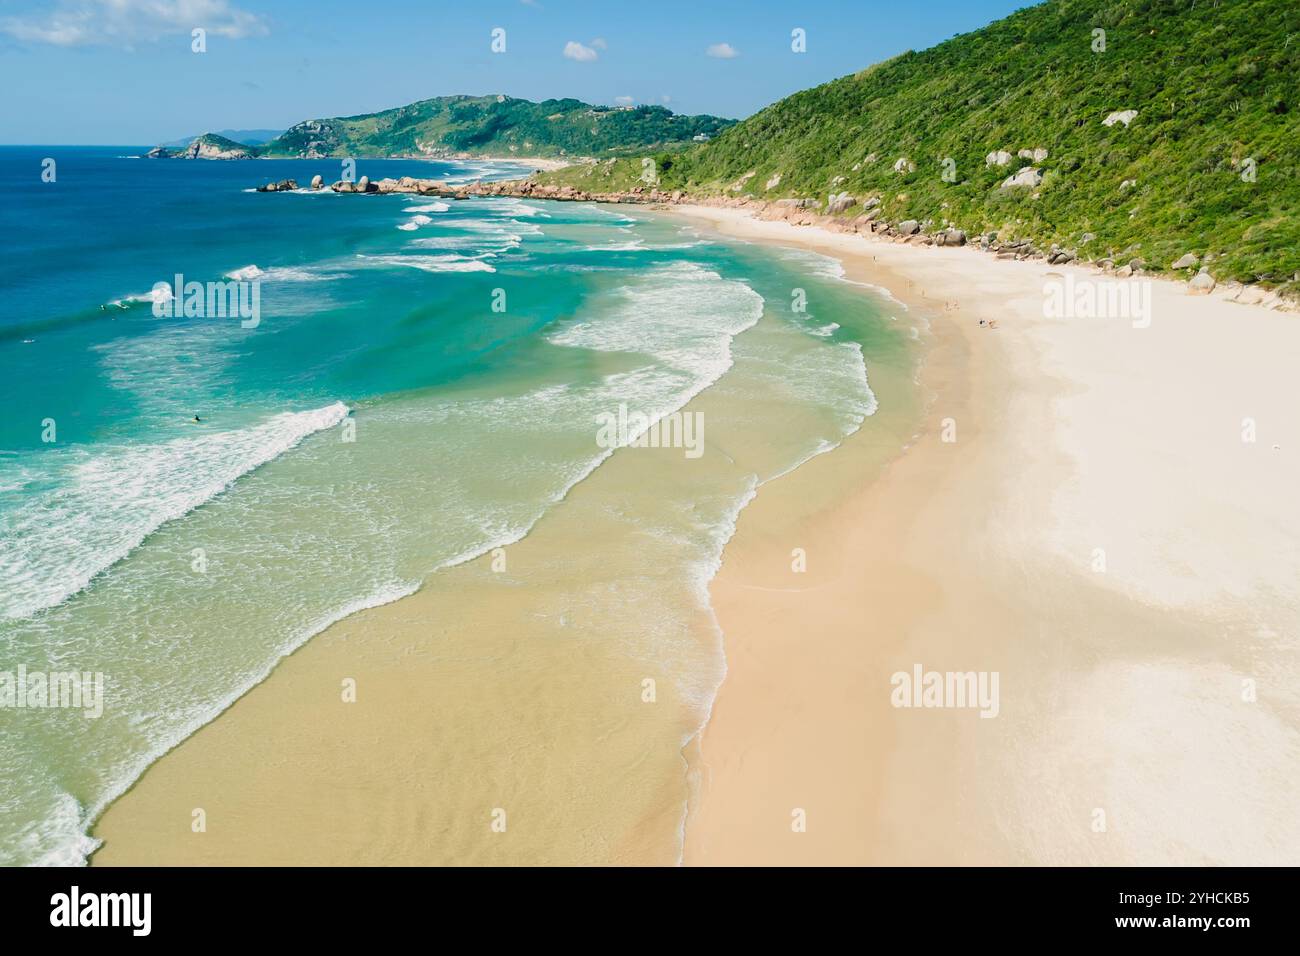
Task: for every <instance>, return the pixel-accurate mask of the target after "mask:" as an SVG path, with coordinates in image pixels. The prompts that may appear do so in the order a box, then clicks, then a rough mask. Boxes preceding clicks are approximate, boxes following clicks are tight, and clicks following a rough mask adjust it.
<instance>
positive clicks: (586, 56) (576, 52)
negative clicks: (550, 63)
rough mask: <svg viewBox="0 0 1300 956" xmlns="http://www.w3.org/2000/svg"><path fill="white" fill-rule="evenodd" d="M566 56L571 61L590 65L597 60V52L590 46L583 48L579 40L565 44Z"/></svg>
mask: <svg viewBox="0 0 1300 956" xmlns="http://www.w3.org/2000/svg"><path fill="white" fill-rule="evenodd" d="M564 55H565V56H567V57H568V58H569V59H570V60H577V61H578V62H579V63H590V62H591V61H592V60H594V59H596V56H597V54H596V51H595V50H593V49H592V48H591V47H589V46H583V45H582V44H581V43H579V42H578V41H577V40H570V41H569V42H568V43H566V44H564Z"/></svg>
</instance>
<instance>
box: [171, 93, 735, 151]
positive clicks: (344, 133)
mask: <svg viewBox="0 0 1300 956" xmlns="http://www.w3.org/2000/svg"><path fill="white" fill-rule="evenodd" d="M735 122H736V121H735V120H729V119H722V118H721V117H717V116H682V115H679V114H676V113H674V112H672V111H671V110H669V109H666V108H664V107H662V106H635V107H632V106H626V107H624V106H615V107H610V106H593V105H591V104H590V103H584V102H582V101H581V100H575V99H562V100H543V101H542V102H540V103H534V102H532V101H531V100H523V99H517V98H515V97H509V96H437V97H433V98H432V99H427V100H420V101H419V102H417V103H412V104H410V105H409V106H402V107H398V108H396V109H390V110H384V111H382V112H379V113H365V114H362V115H360V116H342V117H334V118H330V119H312V120H306V121H304V122H302V123H299V124H297V125H296V126H294V127H292V128H290V129H288V130H286V131H285V132H284V133H282V134H280V135H279V136H276V137H275V138H274V139H271V140H270V141H269V142H266V143H263V144H261V145H256V144H252V143H246V142H240V141H238V140H237V139H235V138H232V137H230V136H226V135H223V134H222V133H204V134H203V135H202V136H198V137H196V138H195V139H194V140H193V141H191V142H189V143H184V144H181V145H179V146H175V145H162V146H158V147H155V148H154V149H152V150H150V151H149V153H148V156H149V157H150V158H153V159H163V158H166V159H253V158H259V157H261V158H268V159H323V158H326V157H357V158H361V157H365V158H389V157H403V156H426V157H431V158H446V157H453V156H459V157H465V156H496V157H509V156H518V157H520V158H521V159H522V158H526V157H555V158H559V157H575V158H576V157H585V156H627V155H632V154H634V153H637V154H639V153H643V152H646V151H656V152H658V151H669V152H671V151H679V150H681V149H684V148H685V147H687V146H689V145H691V144H694V143H701V142H705V141H708V140H710V139H712V138H713V137H714V136H716V135H717V134H719V133H721V132H722V131H723V130H725V129H726V128H727V127H729V126H732V125H734V124H735ZM226 132H233V131H230V130H227V131H226Z"/></svg>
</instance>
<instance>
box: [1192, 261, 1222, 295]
mask: <svg viewBox="0 0 1300 956" xmlns="http://www.w3.org/2000/svg"><path fill="white" fill-rule="evenodd" d="M1214 286H1215V282H1214V276H1212V275H1210V273H1209V270H1208V269H1207V268H1206V267H1205V266H1201V271H1200V272H1198V273H1196V275H1194V276H1192V281H1191V282H1189V283H1187V291H1188V292H1190V293H1191V294H1192V295H1208V294H1209V293H1211V292H1213V291H1214Z"/></svg>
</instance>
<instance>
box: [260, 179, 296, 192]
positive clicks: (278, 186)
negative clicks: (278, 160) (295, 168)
mask: <svg viewBox="0 0 1300 956" xmlns="http://www.w3.org/2000/svg"><path fill="white" fill-rule="evenodd" d="M297 188H298V180H296V179H282V180H280V181H279V182H278V183H267V184H266V185H264V186H258V187H257V191H258V192H259V193H287V192H292V191H293V190H295V189H297Z"/></svg>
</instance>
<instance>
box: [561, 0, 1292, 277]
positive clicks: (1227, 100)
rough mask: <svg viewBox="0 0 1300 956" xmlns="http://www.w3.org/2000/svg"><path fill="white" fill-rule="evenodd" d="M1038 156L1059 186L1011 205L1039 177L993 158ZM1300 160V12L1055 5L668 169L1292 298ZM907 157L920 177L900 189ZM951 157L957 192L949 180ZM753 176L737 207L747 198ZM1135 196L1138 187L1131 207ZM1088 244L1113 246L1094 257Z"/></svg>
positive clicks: (1134, 0) (826, 89)
mask: <svg viewBox="0 0 1300 956" xmlns="http://www.w3.org/2000/svg"><path fill="white" fill-rule="evenodd" d="M1094 28H1102V29H1104V30H1105V31H1106V46H1107V49H1106V51H1105V52H1101V53H1099V52H1094V51H1093V49H1092V42H1093V35H1092V31H1093V29H1094ZM1288 37H1290V38H1291V39H1290V40H1289V41H1288ZM1123 109H1136V110H1138V111H1139V114H1138V116H1137V118H1136V119H1135V120H1133V122H1132V125H1131V126H1129V127H1128V128H1125V127H1124V126H1123V125H1115V126H1112V127H1106V126H1103V125H1102V122H1101V121H1102V119H1103V118H1104V117H1105V116H1106V115H1107V114H1108V113H1110V112H1112V111H1116V110H1123ZM1035 147H1042V148H1045V149H1047V150H1048V152H1049V155H1048V158H1047V159H1046V160H1045V161H1043V162H1040V163H1037V164H1034V165H1036V166H1037V168H1039V169H1040V170H1041V171H1042V172H1043V174H1044V177H1045V178H1044V181H1043V184H1042V186H1041V187H1039V188H1038V189H1015V190H1010V191H1004V190H1000V189H999V188H998V186H999V184H1000V183H1001V182H1002V181H1003V180H1004V179H1006V178H1007V177H1008V176H1009V175H1011V174H1012V173H1014V172H1015V171H1016V170H1017V169H1018V168H1019V167H1021V166H1027V165H1031V163H1030V161H1029V160H1022V159H1018V158H1013V160H1012V162H1011V164H1010V165H1008V166H1004V167H988V166H986V165H985V156H986V154H988V153H989V152H992V151H995V150H1007V151H1008V152H1010V153H1011V154H1012V156H1013V157H1015V155H1016V153H1017V151H1018V150H1020V149H1026V148H1028V149H1033V148H1035ZM873 154H874V160H873V161H868V160H869V159H870V158H871V157H872V156H873ZM1298 154H1300V4H1295V3H1292V2H1290V0H1218V2H1217V3H1216V2H1215V0H1197V3H1196V5H1195V9H1193V0H1050V2H1048V3H1044V4H1042V5H1040V6H1036V7H1031V8H1029V9H1026V10H1021V11H1019V12H1017V13H1015V14H1013V15H1012V16H1010V17H1008V18H1006V19H1005V20H1001V21H998V22H997V23H994V24H991V25H990V26H988V27H985V28H983V29H981V30H978V31H975V32H974V33H970V34H966V35H964V36H960V37H956V38H954V39H952V40H949V41H946V42H944V43H942V44H940V45H938V46H936V47H934V48H932V49H930V50H926V51H924V52H921V53H914V52H908V53H905V54H903V55H902V56H899V57H896V58H895V59H893V60H889V61H886V62H884V63H881V64H878V65H876V66H874V67H871V68H869V69H866V70H863V71H861V72H860V73H857V74H855V75H853V76H847V77H843V78H841V79H838V80H834V81H832V82H830V83H827V84H824V85H822V86H819V87H816V88H814V89H811V90H805V91H803V92H800V93H796V94H795V95H793V96H790V97H788V98H786V99H784V100H781V101H780V102H778V103H775V104H773V105H772V106H769V107H767V108H766V109H764V110H762V111H761V112H759V113H757V114H756V115H754V116H753V117H751V118H749V119H748V120H745V121H744V122H742V123H741V124H739V125H737V126H735V127H732V128H730V129H728V130H726V131H725V132H723V133H722V134H721V135H720V136H718V137H717V138H716V139H715V140H714V141H712V142H710V143H706V144H703V145H701V146H697V147H694V148H692V149H690V150H688V151H686V152H685V153H683V154H681V155H679V156H676V157H663V159H666V160H668V161H669V162H670V165H669V168H667V169H666V170H664V171H663V173H662V176H661V182H662V185H663V186H664V187H666V188H686V189H687V190H688V191H692V192H696V193H711V194H722V193H725V194H727V195H738V194H739V195H752V196H754V197H756V198H761V199H777V198H783V197H796V196H797V197H817V198H819V199H821V200H822V201H823V202H824V201H825V199H826V197H827V195H828V194H829V193H830V192H832V191H835V192H839V191H841V190H842V191H847V192H849V193H850V194H852V195H854V196H858V197H866V196H871V195H878V196H880V197H881V199H882V203H883V208H884V214H885V217H886V218H888V219H890V220H893V221H899V220H903V219H909V218H913V219H918V220H922V221H926V220H929V221H931V222H933V223H934V224H936V225H938V224H942V223H943V222H944V221H945V220H947V221H949V222H951V223H953V224H955V225H957V226H959V227H961V228H964V229H966V230H967V231H968V232H970V233H972V234H974V233H980V232H985V231H989V230H996V231H997V232H998V233H999V236H1000V237H1001V238H1004V239H1006V238H1012V237H1017V238H1030V239H1033V240H1034V241H1035V242H1036V243H1038V244H1039V245H1040V246H1046V245H1047V244H1050V243H1053V242H1055V243H1060V244H1061V245H1062V246H1063V247H1066V248H1071V249H1074V248H1077V249H1078V251H1079V253H1080V255H1081V257H1083V258H1100V257H1102V256H1105V255H1107V254H1115V255H1124V256H1125V257H1126V258H1127V257H1132V256H1138V257H1141V258H1143V259H1145V260H1146V261H1147V262H1148V263H1149V264H1150V266H1151V267H1153V268H1161V267H1166V266H1168V265H1169V263H1170V262H1172V261H1173V260H1175V259H1176V258H1178V257H1179V256H1180V255H1182V254H1183V253H1184V252H1188V251H1193V252H1196V253H1198V254H1201V255H1204V254H1205V253H1207V252H1209V253H1212V254H1213V255H1214V256H1215V260H1214V262H1213V263H1212V264H1211V271H1212V272H1213V273H1214V274H1215V276H1216V277H1217V278H1219V279H1221V280H1222V279H1228V278H1233V279H1240V280H1246V281H1263V282H1265V283H1267V284H1270V285H1287V284H1289V285H1290V286H1291V288H1292V290H1294V289H1295V287H1296V282H1295V281H1294V279H1295V274H1296V272H1297V270H1300V176H1298V175H1297V174H1298V173H1300V169H1298V168H1297V165H1298V164H1297V159H1296V157H1297V155H1298ZM902 156H906V157H907V158H909V159H910V160H911V161H912V162H913V163H914V164H915V166H916V169H915V171H914V172H911V173H906V174H900V173H897V172H894V170H893V165H894V162H895V161H896V160H897V159H898V158H899V157H902ZM949 157H950V158H951V159H952V160H953V161H955V163H956V171H957V176H956V181H955V182H946V181H945V180H944V179H943V176H942V173H943V169H944V167H943V165H942V164H943V160H944V159H945V158H949ZM1247 158H1253V159H1254V160H1255V161H1256V163H1257V164H1258V166H1257V179H1256V181H1255V182H1244V181H1243V180H1242V178H1241V176H1240V173H1241V166H1240V165H1239V164H1240V163H1241V162H1242V161H1243V160H1245V159H1247ZM619 167H620V168H619V169H618V170H616V171H610V173H609V174H607V178H609V179H610V180H611V181H613V180H616V179H617V180H620V181H622V180H627V181H631V180H633V179H635V177H636V174H637V173H638V172H639V168H638V165H637V161H629V162H625V163H620V164H619ZM855 167H856V168H855ZM751 171H753V172H754V174H755V175H754V176H753V177H752V178H750V179H749V180H748V181H747V182H746V183H745V185H744V186H743V187H742V189H741V191H740V192H739V193H737V192H735V191H732V190H730V189H729V186H730V185H731V184H733V183H735V182H736V180H738V179H739V178H740V177H742V176H744V175H745V174H746V173H749V172H751ZM777 173H780V174H781V180H780V183H779V184H778V185H777V186H775V187H774V188H772V189H770V190H768V189H766V188H765V187H766V184H767V182H768V181H769V179H770V178H771V177H773V176H774V175H775V174H777ZM563 175H566V176H570V177H572V176H580V175H582V172H581V171H569V170H566V171H565V173H564V174H563ZM840 176H843V177H845V179H844V181H843V182H842V183H840V184H838V185H835V186H832V182H833V181H834V180H835V178H836V177H840ZM1125 180H1136V182H1137V185H1136V187H1131V188H1129V189H1126V190H1121V189H1120V186H1121V183H1123V182H1124V181H1125ZM587 188H592V187H590V186H588V187H587ZM860 211H861V210H860V209H857V208H853V209H850V210H849V211H848V212H847V213H846V215H854V214H855V213H857V212H860ZM1089 232H1090V233H1093V234H1095V235H1096V237H1097V238H1096V239H1095V240H1093V241H1091V242H1089V243H1087V244H1081V239H1082V237H1083V235H1084V233H1089Z"/></svg>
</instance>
